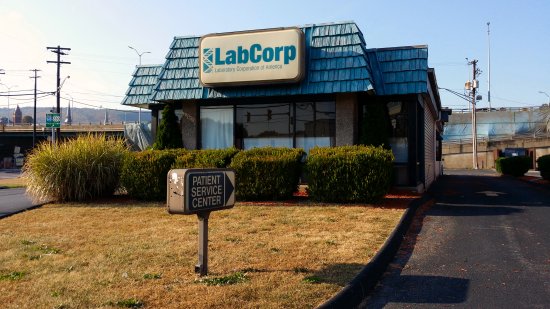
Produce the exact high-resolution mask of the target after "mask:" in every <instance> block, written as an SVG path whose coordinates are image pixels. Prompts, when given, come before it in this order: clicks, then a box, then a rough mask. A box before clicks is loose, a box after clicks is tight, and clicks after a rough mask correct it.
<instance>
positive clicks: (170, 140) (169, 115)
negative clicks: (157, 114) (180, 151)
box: [153, 104, 183, 149]
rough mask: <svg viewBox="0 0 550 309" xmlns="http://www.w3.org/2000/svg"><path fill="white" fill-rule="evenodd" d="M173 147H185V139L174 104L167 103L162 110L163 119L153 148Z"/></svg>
mask: <svg viewBox="0 0 550 309" xmlns="http://www.w3.org/2000/svg"><path fill="white" fill-rule="evenodd" d="M172 148H183V140H182V137H181V131H180V128H179V126H178V118H177V117H176V113H175V112H174V108H173V106H172V105H170V104H166V105H165V106H164V109H163V110H162V119H161V121H160V125H159V128H158V132H157V139H156V141H155V143H154V144H153V149H172Z"/></svg>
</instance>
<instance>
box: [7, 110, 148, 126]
mask: <svg viewBox="0 0 550 309" xmlns="http://www.w3.org/2000/svg"><path fill="white" fill-rule="evenodd" d="M50 110H51V108H50V107H37V108H36V123H45V122H46V114H47V113H50ZM105 111H106V110H105V109H95V108H71V116H72V120H73V123H74V124H78V123H81V124H84V123H91V124H94V123H96V124H99V123H103V121H104V119H105ZM13 112H14V109H13V108H10V109H9V110H8V109H7V108H0V118H2V117H9V119H12V115H13ZM21 112H22V113H23V117H25V116H31V117H32V116H33V108H32V107H21ZM66 113H67V108H66V107H65V108H62V109H61V116H62V121H65V118H66V117H67V114H66ZM107 115H108V121H109V122H112V123H122V122H137V121H138V119H139V111H138V110H137V109H136V110H129V111H122V110H110V109H107ZM141 121H142V122H149V121H151V111H149V110H147V109H142V110H141Z"/></svg>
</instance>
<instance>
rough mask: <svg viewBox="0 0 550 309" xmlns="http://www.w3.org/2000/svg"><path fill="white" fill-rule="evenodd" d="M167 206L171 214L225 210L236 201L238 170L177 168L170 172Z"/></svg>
mask: <svg viewBox="0 0 550 309" xmlns="http://www.w3.org/2000/svg"><path fill="white" fill-rule="evenodd" d="M166 184H167V186H166V187H167V194H166V196H167V197H166V199H167V200H166V206H167V208H168V213H170V214H184V215H192V214H197V213H203V212H209V211H214V210H221V209H227V208H231V207H233V205H234V204H235V171H234V170H232V169H227V168H220V169H202V168H190V169H173V170H170V171H169V172H168V175H167V182H166Z"/></svg>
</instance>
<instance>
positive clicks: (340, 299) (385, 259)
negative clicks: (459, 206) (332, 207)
mask: <svg viewBox="0 0 550 309" xmlns="http://www.w3.org/2000/svg"><path fill="white" fill-rule="evenodd" d="M429 200H430V198H429V197H428V195H427V194H424V195H423V196H422V197H421V198H418V199H415V200H413V201H412V202H411V203H410V204H409V208H408V209H407V210H406V211H405V214H404V215H403V217H402V218H401V220H400V221H399V223H398V224H397V227H396V228H395V230H393V232H392V233H391V234H390V236H389V237H388V239H386V242H385V243H384V245H383V246H382V248H381V249H380V250H379V251H378V252H377V253H376V255H375V256H374V257H373V258H372V259H371V261H370V262H369V263H368V264H367V265H366V266H365V267H363V269H362V270H361V271H360V272H359V273H358V274H357V276H355V278H353V280H351V281H350V283H348V285H346V286H345V287H344V288H343V289H342V290H341V291H340V292H338V294H336V295H334V296H333V297H332V298H330V299H329V300H328V301H326V302H325V303H323V304H321V305H320V306H318V307H317V308H318V309H327V308H355V307H357V306H358V305H359V304H361V302H362V301H363V300H364V299H365V297H366V296H367V295H368V294H369V293H370V292H371V291H372V290H373V288H374V287H375V286H376V284H377V283H378V281H379V280H380V278H381V277H382V275H383V274H384V272H385V271H386V268H387V267H388V265H389V264H390V262H391V261H392V260H393V259H394V257H395V255H396V253H397V251H398V250H399V247H400V246H401V243H402V242H403V238H404V237H405V234H406V233H407V230H408V229H409V226H410V225H411V223H412V219H413V218H414V215H415V214H416V211H417V210H418V208H420V206H422V205H423V204H424V203H426V202H428V201H429Z"/></svg>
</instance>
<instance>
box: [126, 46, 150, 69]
mask: <svg viewBox="0 0 550 309" xmlns="http://www.w3.org/2000/svg"><path fill="white" fill-rule="evenodd" d="M128 48H130V49H133V50H134V51H135V52H136V54H137V55H138V56H139V65H141V56H142V55H143V54H150V53H151V52H148V51H146V52H142V53H140V52H139V51H138V50H137V49H135V48H133V47H132V46H128Z"/></svg>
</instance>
